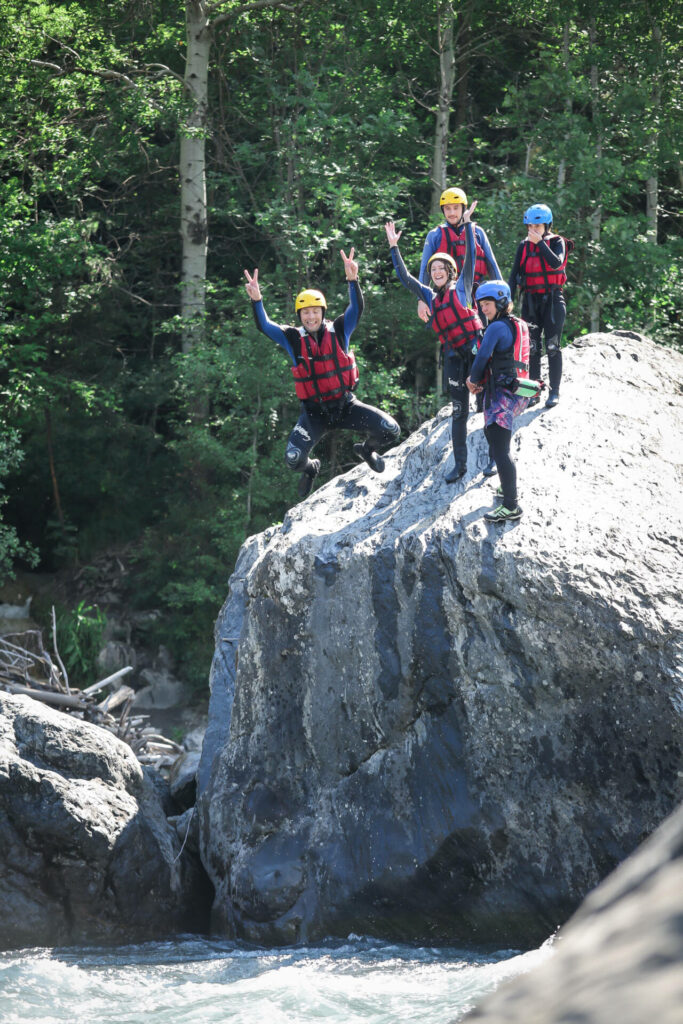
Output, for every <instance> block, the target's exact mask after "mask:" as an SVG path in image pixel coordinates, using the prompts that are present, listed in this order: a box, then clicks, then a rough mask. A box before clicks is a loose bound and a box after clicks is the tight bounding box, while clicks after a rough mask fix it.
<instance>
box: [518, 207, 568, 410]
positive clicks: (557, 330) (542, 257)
mask: <svg viewBox="0 0 683 1024" xmlns="http://www.w3.org/2000/svg"><path fill="white" fill-rule="evenodd" d="M524 224H525V225H526V229H527V234H526V238H524V239H522V241H521V242H520V243H519V245H518V247H517V253H516V255H515V262H514V264H513V267H512V272H511V274H510V277H509V279H508V284H509V287H510V294H511V296H512V299H513V301H514V298H515V293H516V290H517V287H518V286H519V288H520V290H521V292H522V319H524V320H526V321H527V323H528V324H529V339H530V346H531V356H530V367H529V372H530V374H531V376H532V377H533V378H535V379H538V378H539V377H540V375H541V355H542V340H544V341H545V350H546V353H547V356H548V377H549V381H548V383H549V387H550V390H549V393H548V398H547V400H546V403H545V405H546V408H547V409H552V408H553V406H555V405H557V404H558V402H559V401H560V383H561V381H562V348H561V344H562V330H563V328H564V322H565V319H566V316H567V306H566V303H565V299H564V292H563V287H564V284H565V282H566V280H567V274H566V267H567V257H568V255H569V252H570V251H571V249H572V248H573V242H570V241H569V240H568V239H566V238H563V237H562V235H557V234H555V233H554V232H553V230H552V226H553V214H552V210H551V209H550V207H549V206H546V204H545V203H535V204H534V205H533V206H530V207H529V208H528V209H527V210H526V211H525V213H524ZM537 402H538V398H534V399H532V401H531V403H530V404H531V405H536V403H537Z"/></svg>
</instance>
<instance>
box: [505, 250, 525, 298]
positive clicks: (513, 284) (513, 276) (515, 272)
mask: <svg viewBox="0 0 683 1024" xmlns="http://www.w3.org/2000/svg"><path fill="white" fill-rule="evenodd" d="M523 248H524V242H520V243H519V245H518V246H517V252H516V253H515V262H514V263H513V264H512V271H511V273H510V278H509V280H508V288H509V289H510V295H511V296H512V298H513V299H514V297H515V292H516V291H517V284H518V278H519V265H520V263H521V260H522V250H523Z"/></svg>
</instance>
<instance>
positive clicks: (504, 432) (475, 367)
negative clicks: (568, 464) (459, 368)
mask: <svg viewBox="0 0 683 1024" xmlns="http://www.w3.org/2000/svg"><path fill="white" fill-rule="evenodd" d="M476 298H477V302H478V303H479V304H480V306H481V308H482V310H483V312H484V316H485V317H486V319H487V320H488V327H487V328H486V330H485V331H484V336H483V338H482V339H481V345H480V346H479V351H478V352H477V355H476V358H475V360H474V362H473V364H472V369H471V371H470V375H469V377H468V378H467V387H468V388H469V390H470V391H471V392H472V393H473V394H476V393H477V392H478V391H482V390H483V391H484V433H485V434H486V439H487V441H488V442H489V450H490V451H492V452H493V457H494V459H495V460H496V466H497V467H498V476H499V478H500V487H499V488H498V490H497V492H496V497H497V498H500V499H501V503H500V505H498V506H497V507H496V508H495V509H494V510H493V511H492V512H488V513H487V514H486V516H485V517H484V518H485V519H487V520H488V521H489V522H490V523H506V522H509V521H510V520H513V519H519V518H520V516H521V515H522V510H521V508H520V507H519V505H518V504H517V470H516V469H515V464H514V462H513V461H512V459H511V457H510V441H511V439H512V421H513V419H514V418H515V416H518V415H519V413H521V412H523V411H524V409H526V407H527V405H528V402H529V399H528V398H519V397H517V395H516V394H515V390H516V388H517V378H518V376H519V377H526V376H528V372H529V328H528V325H527V324H526V323H525V321H524V320H519V319H518V318H517V317H514V316H512V315H511V314H512V310H513V309H514V306H513V304H512V298H511V295H510V288H509V287H508V285H507V284H506V283H505V281H501V280H498V281H486V282H485V283H484V284H481V285H479V287H478V288H477V295H476Z"/></svg>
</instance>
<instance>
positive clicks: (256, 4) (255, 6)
mask: <svg viewBox="0 0 683 1024" xmlns="http://www.w3.org/2000/svg"><path fill="white" fill-rule="evenodd" d="M226 2H227V0H215V2H214V3H211V4H207V6H206V11H207V14H208V15H209V16H210V15H212V14H213V12H214V11H217V10H219V9H220V8H221V7H223V5H224V4H225V3H226ZM304 2H305V0H304ZM301 6H303V4H301V3H300V4H296V5H295V6H293V7H292V6H291V5H290V4H287V3H284V2H283V0H248V2H247V3H244V4H240V5H239V7H234V8H233V9H232V10H230V11H224V12H223V14H218V15H217V16H216V17H215V18H214V19H213V21H212V22H211V25H212V27H213V28H215V27H216V25H222V24H223V23H224V22H226V21H228V19H229V18H238V17H239V16H240V14H246V13H247V12H248V11H257V10H263V8H264V7H281V8H282V9H283V10H285V11H296V10H297V9H298V8H299V7H301Z"/></svg>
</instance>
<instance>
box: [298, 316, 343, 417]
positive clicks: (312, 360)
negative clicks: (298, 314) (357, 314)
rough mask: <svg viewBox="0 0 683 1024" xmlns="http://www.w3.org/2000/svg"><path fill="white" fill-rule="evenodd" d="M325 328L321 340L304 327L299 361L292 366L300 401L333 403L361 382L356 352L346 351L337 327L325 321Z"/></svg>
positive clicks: (300, 334) (301, 330)
mask: <svg viewBox="0 0 683 1024" xmlns="http://www.w3.org/2000/svg"><path fill="white" fill-rule="evenodd" d="M324 326H325V329H324V331H323V335H322V338H321V339H320V342H318V341H317V340H316V339H315V338H314V337H313V336H312V335H311V334H309V333H308V332H307V331H306V329H305V328H304V327H299V328H298V330H299V337H300V339H301V344H300V355H299V361H298V362H297V365H296V366H292V368H291V370H292V376H293V377H294V388H295V390H296V395H297V398H300V399H301V401H304V402H305V401H314V402H331V401H333V400H335V399H339V398H343V396H344V395H345V394H346V393H347V391H353V389H354V388H355V386H356V384H357V383H358V368H357V366H356V359H355V356H354V354H353V352H345V351H344V349H343V348H342V347H341V345H340V344H339V341H338V340H337V335H336V334H335V332H334V328H333V327H332V325H331V323H330V322H329V321H328V320H325V325H324Z"/></svg>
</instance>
